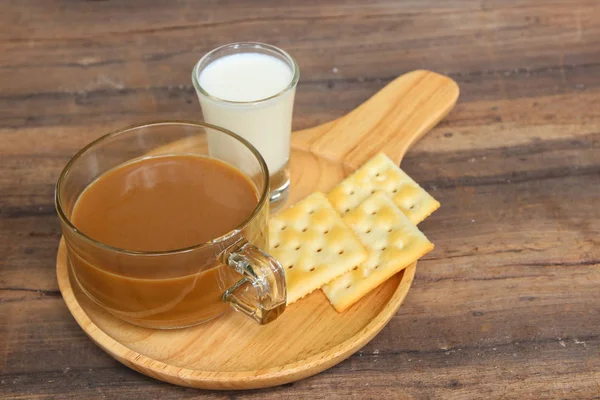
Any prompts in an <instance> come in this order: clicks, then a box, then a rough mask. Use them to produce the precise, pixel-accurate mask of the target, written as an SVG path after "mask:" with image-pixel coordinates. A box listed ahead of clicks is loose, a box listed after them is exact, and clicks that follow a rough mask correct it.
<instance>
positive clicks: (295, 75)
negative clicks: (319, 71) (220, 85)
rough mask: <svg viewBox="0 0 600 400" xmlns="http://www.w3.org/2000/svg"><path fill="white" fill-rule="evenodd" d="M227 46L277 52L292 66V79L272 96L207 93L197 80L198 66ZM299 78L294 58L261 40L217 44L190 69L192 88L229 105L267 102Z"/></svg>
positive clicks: (292, 86)
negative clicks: (236, 98)
mask: <svg viewBox="0 0 600 400" xmlns="http://www.w3.org/2000/svg"><path fill="white" fill-rule="evenodd" d="M228 47H230V48H236V47H254V48H257V47H259V48H260V47H262V48H265V49H267V50H270V51H273V52H275V53H279V54H280V55H282V56H283V57H284V58H285V59H286V60H287V61H288V63H289V64H290V65H291V66H292V79H291V80H290V83H289V84H288V85H287V86H286V87H285V88H283V89H282V90H280V91H279V92H277V93H275V94H274V95H272V96H269V97H265V98H262V99H258V100H252V101H233V100H226V99H222V98H220V97H217V96H214V95H212V94H210V93H208V92H207V91H206V90H205V89H204V88H203V87H202V85H200V82H199V80H198V72H199V70H200V66H201V65H202V64H203V63H204V61H206V59H208V58H209V57H210V56H211V55H213V54H215V53H216V52H218V51H220V50H223V49H226V48H228ZM207 65H210V63H209V64H207ZM299 79H300V69H299V68H298V64H297V63H296V60H295V59H294V58H293V57H292V56H291V55H290V54H289V53H288V52H286V51H285V50H282V49H280V48H279V47H277V46H273V45H271V44H267V43H262V42H234V43H228V44H224V45H222V46H219V47H217V48H214V49H212V50H211V51H209V52H208V53H206V54H205V55H204V56H202V58H200V60H198V62H197V63H196V65H194V69H193V70H192V83H193V85H194V88H195V89H196V92H198V93H200V94H202V95H203V96H205V97H207V98H209V99H210V100H212V101H214V102H218V103H226V104H231V105H258V104H262V103H265V102H267V101H269V100H272V99H275V98H277V97H280V96H281V95H283V94H284V93H286V92H288V91H289V90H291V89H293V88H294V87H295V86H296V85H297V84H298V80H299Z"/></svg>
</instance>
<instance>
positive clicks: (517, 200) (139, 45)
mask: <svg viewBox="0 0 600 400" xmlns="http://www.w3.org/2000/svg"><path fill="white" fill-rule="evenodd" d="M598 21H600V3H599V2H598V1H597V0H587V1H586V0H577V1H574V0H553V1H549V0H529V1H525V0H515V1H500V0H490V1H485V0H480V1H471V0H452V1H438V0H412V1H391V0H390V1H380V2H377V3H375V2H363V1H338V2H335V1H319V2H317V1H311V2H300V1H298V2H295V4H292V2H285V3H284V2H276V1H269V2H260V3H258V2H252V3H251V2H246V1H242V0H237V1H232V2H216V1H215V2H202V3H200V2H192V1H188V0H179V1H173V2H161V1H154V2H151V1H116V0H112V1H65V0H62V1H61V0H57V1H44V0H29V1H18V0H5V1H4V2H3V3H2V4H1V5H0V33H1V34H0V89H1V92H0V140H1V141H0V268H1V272H0V375H1V376H0V398H23V399H42V398H43V399H46V398H60V399H71V398H86V399H94V398H106V399H121V398H123V399H156V398H161V399H181V398H196V397H202V398H207V399H249V398H260V399H291V398H306V399H320V398H322V399H337V398H339V399H348V398H351V399H369V398H405V397H406V398H418V399H421V398H444V399H446V398H482V397H489V398H501V397H506V398H521V399H523V398H592V397H594V396H599V395H600V295H599V293H600V289H599V288H600V211H599V208H600V24H599V23H598ZM249 39H253V40H258V41H264V42H269V43H272V44H275V45H277V46H280V47H282V48H284V49H286V50H288V51H289V52H290V53H291V54H293V55H294V56H295V57H296V59H297V61H298V64H299V65H300V68H301V80H300V84H299V86H298V92H297V100H296V108H295V119H294V128H295V129H300V128H306V127H310V126H314V125H316V124H319V123H323V122H325V121H327V120H330V119H333V118H336V117H338V116H340V115H343V114H344V113H346V112H348V111H349V110H351V109H353V108H354V107H355V106H357V105H358V104H360V103H361V102H362V101H364V100H365V99H366V98H368V97H369V96H370V95H371V94H373V93H375V92H376V91H377V90H378V89H380V88H381V87H383V86H384V85H385V84H386V83H387V82H389V81H390V80H392V79H393V78H395V77H396V76H398V75H400V74H402V73H404V72H407V71H410V70H413V69H418V68H426V69H431V70H433V71H437V72H440V73H443V74H447V75H449V76H451V77H452V78H453V79H455V80H456V81H457V82H458V83H459V84H460V87H461V90H462V93H461V97H460V99H459V104H458V105H457V107H456V108H455V109H454V111H453V112H452V113H451V114H450V115H449V116H448V117H447V118H446V119H445V120H444V121H443V122H442V123H441V124H440V125H439V126H438V127H436V128H435V129H434V130H433V131H432V132H431V133H429V134H428V135H427V136H426V137H425V138H424V139H423V140H422V141H421V142H420V143H419V144H418V145H417V146H416V147H415V148H413V149H412V150H411V151H410V152H409V153H408V155H407V157H406V158H405V160H404V162H403V164H402V167H403V168H404V169H405V170H406V171H407V172H408V173H409V174H410V175H412V176H413V177H414V178H415V179H416V180H417V181H418V182H420V183H422V184H423V185H424V186H425V187H426V188H427V189H428V190H430V191H431V193H432V194H433V195H434V196H435V197H436V198H437V199H439V200H440V201H441V203H442V208H441V209H440V210H439V211H438V212H436V213H435V214H434V215H433V216H432V217H431V218H429V219H428V220H427V221H426V222H424V223H423V224H422V226H421V227H422V229H423V231H424V232H426V234H427V235H428V236H429V237H430V238H431V240H432V241H433V242H434V243H435V244H436V249H435V251H434V252H432V253H430V254H429V255H428V256H427V257H426V258H425V259H424V260H423V261H422V262H420V263H419V266H418V269H417V275H416V280H415V282H414V284H413V287H412V289H411V291H410V292H409V294H408V297H407V300H406V302H405V303H404V304H403V306H402V307H401V308H400V310H399V312H398V313H397V315H396V316H395V317H394V318H393V319H392V321H391V322H390V324H389V325H388V326H387V327H386V328H385V329H384V330H383V331H382V332H381V334H379V336H377V337H376V338H375V339H374V340H373V341H372V342H371V343H370V344H369V345H367V346H366V347H365V348H363V349H362V351H360V352H359V353H357V354H355V355H354V356H352V357H351V358H350V359H348V360H347V361H345V362H342V363H341V364H340V365H338V366H336V367H334V368H332V369H331V370H329V371H327V372H325V373H322V374H320V375H318V376H315V377H312V378H309V379H306V380H303V381H300V382H296V383H293V384H289V385H285V386H283V387H277V388H273V389H266V390H260V391H252V392H204V391H198V390H194V389H186V388H180V387H175V386H171V385H168V384H165V383H161V382H158V381H155V380H152V379H150V378H147V377H145V376H142V375H140V374H138V373H136V372H134V371H131V370H129V369H127V368H126V367H124V366H122V365H121V364H119V363H118V362H116V361H114V360H113V359H111V358H110V357H109V356H107V355H106V354H105V353H103V352H102V351H101V350H100V349H99V348H97V347H96V346H95V345H94V344H93V343H92V342H91V341H90V340H89V339H88V338H87V337H86V336H85V335H84V333H83V332H82V330H81V329H80V328H79V326H77V324H76V323H75V321H74V319H73V318H72V317H71V316H70V314H69V312H68V311H67V308H66V307H65V305H64V303H63V301H62V298H61V296H60V292H59V291H58V288H57V282H56V277H55V256H56V249H57V245H58V240H59V238H60V229H59V223H58V218H57V216H56V214H55V211H54V205H53V192H54V183H55V181H56V179H57V177H58V174H59V172H60V170H61V169H62V167H63V166H64V165H65V163H66V162H67V160H68V159H69V158H70V157H71V156H72V155H73V154H74V153H75V152H76V150H77V149H79V148H80V147H82V146H83V145H84V144H86V143H87V142H89V141H90V140H92V139H94V138H97V137H98V136H99V135H101V134H103V133H106V132H108V131H110V130H112V129H114V128H117V127H121V126H124V125H128V124H132V123H138V122H144V121H148V120H156V119H165V118H169V119H173V118H185V119H190V118H197V117H199V114H200V113H199V106H198V103H197V99H196V95H195V93H194V89H193V87H192V85H191V82H190V70H191V68H192V66H193V64H194V62H195V61H196V60H197V59H198V58H199V57H200V56H201V55H202V54H204V53H205V52H206V51H208V50H210V49H211V48H214V47H216V46H218V45H220V44H223V43H227V42H231V41H236V40H249Z"/></svg>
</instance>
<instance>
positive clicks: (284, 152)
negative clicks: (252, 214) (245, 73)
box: [192, 42, 300, 210]
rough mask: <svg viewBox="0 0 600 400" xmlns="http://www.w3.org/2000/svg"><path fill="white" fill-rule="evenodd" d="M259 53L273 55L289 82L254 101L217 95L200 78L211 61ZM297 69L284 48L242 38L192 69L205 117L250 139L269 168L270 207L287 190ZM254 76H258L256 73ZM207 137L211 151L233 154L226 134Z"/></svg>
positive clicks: (277, 204)
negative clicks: (287, 72) (285, 70)
mask: <svg viewBox="0 0 600 400" xmlns="http://www.w3.org/2000/svg"><path fill="white" fill-rule="evenodd" d="M248 53H259V54H264V55H268V56H272V57H275V58H276V59H278V60H281V61H283V62H284V63H285V64H287V65H288V66H289V68H290V70H291V72H292V73H291V79H290V82H289V84H288V85H287V86H286V87H285V89H283V90H282V91H280V92H279V93H276V94H274V95H272V96H269V97H266V98H262V99H258V100H254V101H247V102H245V101H228V100H225V99H222V98H219V97H217V96H216V95H215V94H214V93H210V92H209V91H208V90H206V88H205V87H203V86H202V85H201V84H200V82H201V79H200V76H201V74H202V71H203V70H204V69H205V68H206V67H207V66H209V65H210V64H211V63H213V62H214V61H216V60H218V59H220V58H222V57H226V56H231V55H234V54H248ZM299 77H300V73H299V70H298V65H297V64H296V62H295V61H294V59H293V58H292V57H291V56H290V55H289V54H288V53H286V52H285V51H283V50H281V49H279V48H277V47H275V46H271V45H268V44H264V43H255V42H244V43H232V44H228V45H225V46H221V47H218V48H216V49H214V50H212V51H211V52H209V53H208V54H206V55H205V56H204V57H202V58H201V59H200V61H198V63H197V64H196V66H195V67H194V70H193V72H192V82H193V84H194V87H195V88H196V93H197V94H198V99H199V101H200V105H201V107H202V113H203V115H204V119H205V120H206V121H207V122H209V123H211V124H215V125H218V126H222V127H224V128H226V129H230V130H232V131H233V132H236V133H238V134H239V135H240V136H242V137H244V138H245V139H247V140H248V141H249V142H250V143H252V144H253V145H254V146H255V147H256V148H257V149H258V150H259V152H260V153H261V154H262V156H263V157H264V158H265V160H266V162H267V166H268V168H269V171H270V180H271V193H270V195H269V198H270V202H271V209H272V210H275V209H277V208H279V207H280V206H281V205H283V203H284V202H285V199H286V198H287V195H288V192H289V185H290V173H289V158H290V136H291V132H292V112H293V106H294V96H295V93H296V85H297V83H298V79H299ZM256 78H257V79H258V78H259V77H256ZM220 139H221V140H219V138H212V137H210V138H209V141H210V143H209V144H210V148H211V153H213V154H224V153H228V154H229V155H230V157H232V158H235V156H236V152H237V149H236V148H235V146H232V144H231V143H230V142H229V140H227V139H226V138H220Z"/></svg>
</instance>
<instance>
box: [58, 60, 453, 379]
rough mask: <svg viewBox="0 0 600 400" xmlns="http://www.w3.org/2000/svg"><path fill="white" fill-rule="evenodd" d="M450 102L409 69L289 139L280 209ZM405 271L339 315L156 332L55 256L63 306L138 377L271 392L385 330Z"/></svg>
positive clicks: (405, 140)
mask: <svg viewBox="0 0 600 400" xmlns="http://www.w3.org/2000/svg"><path fill="white" fill-rule="evenodd" d="M457 97H458V86H457V85H456V84H455V83H454V82H453V81H452V80H450V79H448V78H446V77H444V76H442V75H438V74H435V73H432V72H428V71H414V72H411V73H408V74H405V75H403V76H401V77H399V78H397V79H396V80H394V81H393V82H391V83H390V84H389V85H387V86H386V87H385V88H383V89H382V90H381V91H380V92H378V93H377V94H376V95H375V96H373V97H372V98H371V99H369V100H367V101H366V102H365V103H363V104H362V105H361V106H359V107H358V108H356V109H355V110H354V111H352V112H350V113H349V114H347V115H346V116H344V117H342V118H340V119H337V120H335V121H331V122H329V123H326V124H324V125H320V126H318V127H315V128H311V129H307V130H303V131H299V132H295V133H294V134H293V137H292V143H293V144H292V148H293V150H292V157H291V173H292V189H291V192H290V196H289V199H288V204H293V203H294V202H296V201H297V200H299V199H301V198H303V197H305V196H306V195H308V194H310V193H312V192H314V191H316V190H320V191H325V192H326V191H328V190H330V189H331V188H332V187H333V186H335V184H337V183H338V182H339V181H340V180H341V179H343V177H345V176H346V175H347V174H348V173H349V172H351V171H352V170H354V169H355V168H357V167H358V166H360V165H362V163H364V162H365V161H366V160H367V159H369V158H370V157H371V156H373V155H374V154H375V153H377V152H378V151H385V152H386V154H388V156H390V157H391V158H392V159H394V161H396V162H397V163H399V162H400V161H401V159H402V156H403V155H404V153H405V152H406V150H407V149H408V148H409V147H410V145H411V144H412V143H414V142H415V141H416V140H417V139H418V138H420V137H421V136H422V135H424V134H425V133H426V132H427V131H429V129H430V128H431V127H433V126H434V125H435V124H437V122H439V120H441V119H442V118H443V117H444V116H445V115H446V114H447V113H448V112H449V111H450V109H452V107H453V106H454V104H455V102H456V99H457ZM415 268H416V263H415V264H412V265H410V266H409V267H407V268H406V269H405V270H404V271H402V272H400V273H398V274H397V275H395V276H394V277H393V278H391V279H389V280H388V281H387V282H385V283H384V284H382V285H381V286H380V287H378V288H377V289H376V290H374V291H372V292H371V293H370V294H368V295H367V296H366V297H365V298H363V299H362V300H360V301H359V302H358V303H357V304H355V305H354V306H353V307H351V308H350V309H348V310H347V311H346V312H344V313H342V314H338V313H337V312H336V311H335V310H334V309H333V307H331V305H330V304H329V302H328V301H327V299H326V298H325V296H324V295H323V294H322V293H321V291H316V292H314V293H312V294H311V295H309V296H307V297H306V298H304V299H302V300H301V301H298V302H297V303H295V304H292V305H291V306H289V307H288V308H287V309H286V311H285V312H284V313H283V314H282V315H281V316H280V317H279V318H278V319H277V320H275V321H274V322H272V323H271V324H268V325H265V326H259V325H257V324H255V323H254V322H253V321H251V320H249V319H247V318H246V317H244V316H243V315H240V314H238V313H235V312H233V311H232V312H229V313H227V314H226V315H224V316H222V317H220V318H217V319H216V320H214V321H211V322H209V323H206V324H203V325H199V326H196V327H191V328H186V329H179V330H168V331H161V330H153V329H147V328H141V327H138V326H134V325H131V324H128V323H126V322H123V321H121V320H119V319H117V318H115V317H114V316H112V315H110V314H109V313H107V312H106V311H104V310H103V309H102V308H100V307H98V306H97V305H96V304H95V303H93V302H92V301H91V300H89V299H88V298H87V297H86V296H85V295H84V294H83V293H82V292H81V290H80V289H79V287H78V286H77V285H72V284H71V283H72V282H73V280H72V277H71V276H70V271H69V268H68V265H67V259H66V247H65V244H64V241H61V243H60V246H59V249H58V256H57V276H58V284H59V288H60V291H61V293H62V295H63V298H64V300H65V303H66V304H67V307H68V308H69V310H70V312H71V313H72V314H73V316H74V317H75V320H76V321H77V323H78V324H79V325H80V326H81V327H82V329H83V330H84V331H85V332H86V333H87V335H88V336H89V337H90V338H91V339H92V340H93V341H94V342H95V343H96V344H97V345H98V346H100V347H101V348H102V349H104V350H105V351H106V352H107V353H108V354H110V355H111V356H112V357H114V358H115V359H117V360H118V361H120V362H122V363H123V364H125V365H127V366H128V367H130V368H132V369H134V370H136V371H139V372H141V373H143V374H145V375H148V376H151V377H153V378H156V379H160V380H163V381H166V382H171V383H174V384H177V385H183V386H191V387H197V388H205V389H251V388H263V387H268V386H274V385H280V384H284V383H288V382H293V381H296V380H299V379H302V378H305V377H308V376H311V375H314V374H316V373H319V372H321V371H323V370H325V369H327V368H329V367H331V366H333V365H335V364H337V363H339V362H340V361H342V360H344V359H345V358H347V357H349V356H350V355H352V354H353V353H354V352H356V351H357V350H359V349H360V348H361V347H362V346H364V345H365V344H366V343H367V342H369V340H371V339H372V338H373V337H374V336H375V335H376V334H377V333H379V331H381V329H383V328H384V327H385V325H386V324H387V322H388V321H389V320H390V319H391V318H392V316H393V315H394V314H395V312H396V310H397V309H398V307H399V306H400V304H401V303H402V301H403V300H404V298H405V297H406V294H407V293H408V289H409V288H410V285H411V283H412V281H413V277H414V275H415Z"/></svg>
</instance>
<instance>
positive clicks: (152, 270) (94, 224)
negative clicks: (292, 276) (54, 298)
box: [69, 155, 267, 327]
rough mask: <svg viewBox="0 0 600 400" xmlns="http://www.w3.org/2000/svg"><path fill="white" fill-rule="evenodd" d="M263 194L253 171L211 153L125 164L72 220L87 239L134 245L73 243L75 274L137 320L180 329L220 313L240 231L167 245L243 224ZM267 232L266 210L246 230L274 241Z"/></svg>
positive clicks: (79, 204)
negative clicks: (226, 258) (228, 256)
mask: <svg viewBox="0 0 600 400" xmlns="http://www.w3.org/2000/svg"><path fill="white" fill-rule="evenodd" d="M258 198H259V195H258V193H257V190H256V188H255V185H254V184H253V183H252V181H251V180H250V179H248V178H247V177H246V176H245V175H243V174H242V173H241V172H239V171H238V170H237V169H235V168H233V167H231V166H229V165H227V164H225V163H224V162H222V161H219V160H216V159H212V158H208V157H202V156H195V155H164V156H157V157H149V158H142V159H138V160H135V161H132V162H129V163H127V164H124V165H120V166H117V167H115V168H113V169H111V170H109V171H107V172H105V173H104V174H102V175H101V176H100V177H99V178H97V179H96V180H95V181H94V182H93V183H91V184H90V185H89V186H88V187H87V188H86V189H85V190H84V191H83V192H82V193H81V195H80V196H79V198H78V199H77V201H76V203H75V206H74V207H73V212H72V215H71V220H72V222H73V224H74V225H75V227H76V228H77V229H78V230H79V231H80V232H82V233H84V234H85V235H87V236H88V237H90V238H92V239H94V240H96V241H98V242H101V243H104V244H107V245H109V246H113V247H116V248H119V249H125V250H127V251H116V252H110V253H107V252H105V251H102V249H96V248H94V247H93V246H89V245H86V243H85V242H73V243H71V244H70V245H69V250H70V262H71V266H72V270H73V273H74V276H75V278H76V279H77V281H78V282H79V284H80V286H81V287H82V289H83V290H84V291H85V292H86V293H87V294H88V295H89V296H90V297H91V298H92V299H94V300H96V301H97V302H98V303H100V304H101V305H103V306H104V307H106V308H107V309H108V310H109V311H111V312H113V313H115V314H117V315H119V316H121V317H123V318H125V319H127V320H129V321H131V322H134V323H137V324H141V325H145V326H151V327H152V326H154V325H157V326H161V327H165V326H167V327H168V326H178V327H179V326H185V325H190V324H193V323H194V321H198V320H205V319H209V318H210V317H212V316H216V315H219V314H220V313H222V312H223V311H224V310H225V309H227V306H226V305H225V304H224V303H223V302H221V301H220V297H221V294H222V293H223V291H224V290H225V288H227V287H228V286H231V284H232V283H233V282H235V281H236V280H237V279H239V276H237V274H236V273H235V272H233V271H232V270H231V269H230V268H229V267H225V266H223V264H222V263H221V262H220V260H219V256H220V253H221V252H222V251H223V250H225V249H226V248H227V247H228V246H230V245H231V244H232V243H233V241H235V240H238V239H239V237H238V238H237V239H236V238H233V237H232V238H230V239H229V238H224V239H223V240H221V241H220V242H219V245H217V246H198V247H195V248H192V249H189V250H187V251H181V252H171V253H164V252H168V251H173V250H178V249H184V248H190V247H192V246H195V245H199V244H202V243H205V242H209V241H211V240H212V239H215V238H218V237H221V236H223V235H225V234H227V233H229V232H231V231H232V230H234V229H236V228H237V227H240V225H242V224H244V222H245V221H247V220H248V219H249V218H250V216H251V215H252V213H253V212H254V210H255V208H256V207H257V204H258ZM265 230H266V215H264V216H263V217H262V218H254V219H253V220H252V221H251V222H250V223H249V224H246V225H245V226H244V227H243V229H242V235H243V237H244V238H245V239H246V240H248V241H249V242H251V243H253V244H255V245H256V246H258V247H259V248H263V249H266V247H267V244H266V234H265V233H266V232H265ZM145 252H163V253H158V254H156V253H145Z"/></svg>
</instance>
